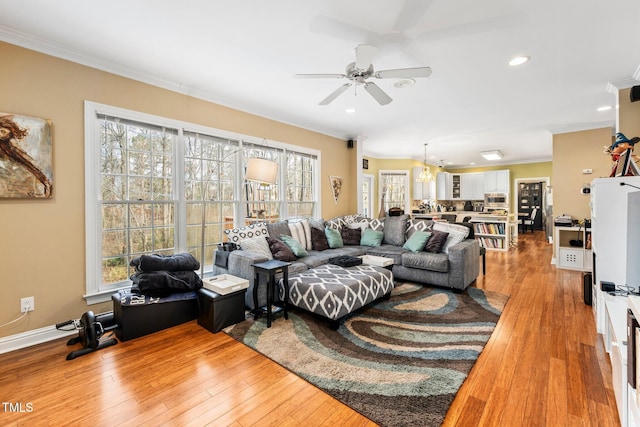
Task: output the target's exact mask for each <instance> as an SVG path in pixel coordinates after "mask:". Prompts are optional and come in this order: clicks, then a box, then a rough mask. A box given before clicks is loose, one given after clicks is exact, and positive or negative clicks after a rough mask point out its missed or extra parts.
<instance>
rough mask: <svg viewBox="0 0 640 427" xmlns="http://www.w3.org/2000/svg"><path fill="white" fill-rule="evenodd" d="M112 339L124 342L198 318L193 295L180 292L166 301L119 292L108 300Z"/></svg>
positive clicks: (196, 300)
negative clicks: (111, 306)
mask: <svg viewBox="0 0 640 427" xmlns="http://www.w3.org/2000/svg"><path fill="white" fill-rule="evenodd" d="M111 300H112V301H113V314H114V318H115V322H116V324H117V326H116V330H115V331H116V336H117V337H118V339H120V341H126V340H130V339H133V338H138V337H141V336H143V335H148V334H151V333H154V332H157V331H160V330H162V329H166V328H170V327H172V326H176V325H179V324H181V323H185V322H188V321H190V320H194V319H196V318H197V317H198V296H197V294H196V292H194V291H191V292H181V293H175V294H171V295H169V296H167V297H161V298H158V297H151V296H148V295H143V294H137V293H131V292H130V291H120V292H118V293H116V294H114V295H112V296H111Z"/></svg>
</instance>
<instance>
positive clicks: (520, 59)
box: [509, 56, 531, 67]
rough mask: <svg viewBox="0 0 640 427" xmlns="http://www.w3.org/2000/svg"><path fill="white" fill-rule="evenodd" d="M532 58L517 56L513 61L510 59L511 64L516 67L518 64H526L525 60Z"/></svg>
mask: <svg viewBox="0 0 640 427" xmlns="http://www.w3.org/2000/svg"><path fill="white" fill-rule="evenodd" d="M530 59H531V57H530V56H516V57H515V58H513V59H512V60H511V61H509V65H510V66H512V67H516V66H518V65H522V64H524V63H525V62H529V60H530Z"/></svg>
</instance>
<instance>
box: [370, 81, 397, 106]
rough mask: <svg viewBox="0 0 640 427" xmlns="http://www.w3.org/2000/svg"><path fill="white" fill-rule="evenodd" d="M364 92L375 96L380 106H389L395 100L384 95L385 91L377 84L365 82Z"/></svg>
mask: <svg viewBox="0 0 640 427" xmlns="http://www.w3.org/2000/svg"><path fill="white" fill-rule="evenodd" d="M364 90H366V91H367V92H369V95H371V96H373V98H374V99H375V100H376V101H378V104H380V105H387V104H388V103H390V102H391V101H393V99H391V97H390V96H389V95H387V94H386V93H384V91H383V90H382V89H380V87H379V86H378V85H377V84H375V83H372V82H365V84H364Z"/></svg>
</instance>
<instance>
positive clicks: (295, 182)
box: [286, 151, 316, 218]
mask: <svg viewBox="0 0 640 427" xmlns="http://www.w3.org/2000/svg"><path fill="white" fill-rule="evenodd" d="M286 165H287V168H286V171H287V216H288V217H289V218H310V217H313V214H314V212H315V205H316V202H315V200H316V199H315V194H316V192H315V185H314V174H313V171H314V166H315V159H314V157H313V156H309V155H305V154H301V153H295V152H291V151H289V152H287V162H286Z"/></svg>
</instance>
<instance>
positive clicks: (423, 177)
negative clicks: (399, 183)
mask: <svg viewBox="0 0 640 427" xmlns="http://www.w3.org/2000/svg"><path fill="white" fill-rule="evenodd" d="M427 145H429V144H424V166H422V172H420V175H418V178H416V181H418V182H429V181H433V180H434V176H433V174H432V173H431V168H430V167H429V166H427Z"/></svg>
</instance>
